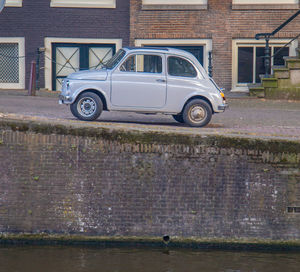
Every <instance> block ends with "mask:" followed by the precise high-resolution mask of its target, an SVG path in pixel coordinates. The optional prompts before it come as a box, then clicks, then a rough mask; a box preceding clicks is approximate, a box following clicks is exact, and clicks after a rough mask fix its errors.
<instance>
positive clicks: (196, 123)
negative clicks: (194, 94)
mask: <svg viewBox="0 0 300 272" xmlns="http://www.w3.org/2000/svg"><path fill="white" fill-rule="evenodd" d="M211 117H212V109H211V107H210V105H209V104H208V103H207V102H206V101H204V100H202V99H193V100H192V101H190V102H188V103H187V104H186V106H185V107H184V110H183V120H184V122H185V123H186V124H188V125H189V126H192V127H204V126H206V125H207V124H208V123H209V122H210V120H211Z"/></svg>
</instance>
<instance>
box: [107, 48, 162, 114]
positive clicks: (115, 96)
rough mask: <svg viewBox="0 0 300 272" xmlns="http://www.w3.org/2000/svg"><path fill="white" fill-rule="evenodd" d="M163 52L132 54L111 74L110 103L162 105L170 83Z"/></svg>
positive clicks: (137, 106) (131, 107)
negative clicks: (167, 78)
mask: <svg viewBox="0 0 300 272" xmlns="http://www.w3.org/2000/svg"><path fill="white" fill-rule="evenodd" d="M164 59H165V56H164V54H153V53H149V54H146V53H136V54H131V55H129V56H128V57H127V58H126V59H125V61H124V62H123V63H121V64H120V65H119V67H118V68H117V69H116V70H115V71H114V72H113V73H112V76H111V81H112V82H111V88H112V89H111V103H112V105H113V106H115V107H121V108H123V109H124V108H130V109H133V108H138V109H140V108H142V109H150V108H162V107H163V106H164V105H165V103H166V92H167V83H166V75H165V68H164V63H165V61H164Z"/></svg>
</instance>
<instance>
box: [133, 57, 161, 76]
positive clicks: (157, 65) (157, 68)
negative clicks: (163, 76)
mask: <svg viewBox="0 0 300 272" xmlns="http://www.w3.org/2000/svg"><path fill="white" fill-rule="evenodd" d="M137 67H138V69H137V71H138V72H144V73H161V72H162V59H161V57H160V56H155V55H138V56H137Z"/></svg>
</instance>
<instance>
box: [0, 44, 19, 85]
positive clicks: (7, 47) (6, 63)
mask: <svg viewBox="0 0 300 272" xmlns="http://www.w3.org/2000/svg"><path fill="white" fill-rule="evenodd" d="M0 83H19V45H18V44H17V43H0Z"/></svg>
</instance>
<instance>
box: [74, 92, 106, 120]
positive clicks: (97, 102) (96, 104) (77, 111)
mask: <svg viewBox="0 0 300 272" xmlns="http://www.w3.org/2000/svg"><path fill="white" fill-rule="evenodd" d="M70 109H71V112H72V114H73V115H74V116H75V117H76V118H78V119H80V120H84V121H93V120H96V119H97V118H98V117H99V116H100V114H101V112H102V110H103V103H102V101H101V99H100V97H99V96H98V95H96V94H94V93H91V92H86V93H83V94H81V95H79V96H78V98H77V99H76V101H75V102H74V103H73V104H71V105H70Z"/></svg>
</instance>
